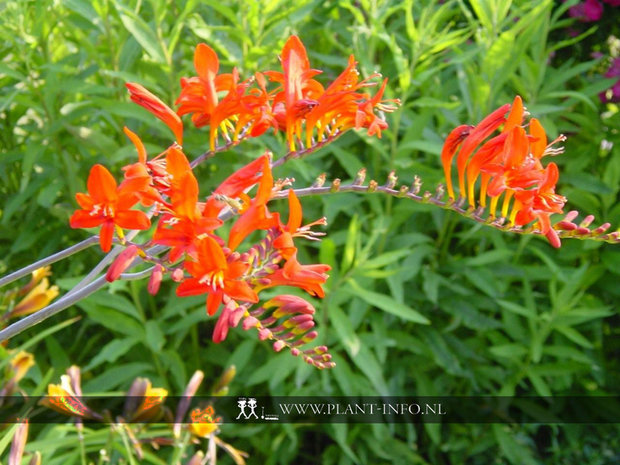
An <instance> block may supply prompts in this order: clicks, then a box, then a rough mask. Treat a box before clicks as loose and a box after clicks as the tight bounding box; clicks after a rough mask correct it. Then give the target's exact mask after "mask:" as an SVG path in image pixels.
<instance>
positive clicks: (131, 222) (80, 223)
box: [70, 165, 151, 252]
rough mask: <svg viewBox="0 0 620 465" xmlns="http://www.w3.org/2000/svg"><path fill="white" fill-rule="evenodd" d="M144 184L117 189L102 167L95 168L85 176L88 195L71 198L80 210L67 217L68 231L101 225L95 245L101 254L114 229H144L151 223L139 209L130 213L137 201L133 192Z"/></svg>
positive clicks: (108, 245) (127, 185) (107, 245)
mask: <svg viewBox="0 0 620 465" xmlns="http://www.w3.org/2000/svg"><path fill="white" fill-rule="evenodd" d="M140 183H142V184H144V181H140V180H136V182H135V183H133V184H124V185H122V186H121V187H117V184H116V180H115V179H114V177H113V176H112V175H111V174H110V172H109V171H108V170H107V169H106V168H105V167H104V166H102V165H95V166H93V167H92V169H91V170H90V175H89V176H88V182H87V187H88V194H83V193H78V194H76V195H75V198H76V200H77V202H78V204H79V205H80V207H82V210H77V211H76V212H75V213H73V215H72V216H71V220H70V224H71V227H72V228H94V227H97V226H101V231H100V232H99V244H100V245H101V249H102V250H103V251H104V252H108V251H109V250H110V248H111V246H112V236H113V235H114V227H115V226H118V227H120V228H126V229H148V228H149V227H150V226H151V222H150V220H149V218H148V216H146V214H144V212H141V211H139V210H130V208H131V207H133V206H134V205H135V204H136V203H137V202H138V197H137V196H136V194H135V191H136V190H144V189H145V188H146V185H140Z"/></svg>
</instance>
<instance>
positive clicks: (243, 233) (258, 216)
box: [228, 157, 280, 250]
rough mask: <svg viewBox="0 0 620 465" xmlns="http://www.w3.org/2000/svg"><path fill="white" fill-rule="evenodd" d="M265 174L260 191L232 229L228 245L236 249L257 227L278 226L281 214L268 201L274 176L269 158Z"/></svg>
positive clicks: (264, 166) (264, 169) (265, 160)
mask: <svg viewBox="0 0 620 465" xmlns="http://www.w3.org/2000/svg"><path fill="white" fill-rule="evenodd" d="M262 171H263V175H262V177H261V179H260V183H259V184H258V192H257V193H256V196H255V197H254V198H253V199H252V200H251V202H250V204H249V205H248V206H247V207H246V208H245V209H244V210H243V213H242V214H241V216H240V217H239V218H238V219H237V221H236V222H235V224H234V225H233V226H232V228H231V229H230V235H229V236H228V247H230V248H231V249H233V250H234V249H236V248H237V247H238V246H239V244H241V242H243V239H245V238H246V237H247V236H248V235H249V234H251V233H252V232H253V231H256V230H257V229H270V228H274V227H276V226H278V224H279V221H280V219H279V215H278V214H275V213H274V214H272V213H271V212H269V210H268V209H267V202H268V201H269V199H270V197H271V190H272V189H273V176H272V175H271V167H270V166H269V158H268V157H265V158H264V159H263V170H262Z"/></svg>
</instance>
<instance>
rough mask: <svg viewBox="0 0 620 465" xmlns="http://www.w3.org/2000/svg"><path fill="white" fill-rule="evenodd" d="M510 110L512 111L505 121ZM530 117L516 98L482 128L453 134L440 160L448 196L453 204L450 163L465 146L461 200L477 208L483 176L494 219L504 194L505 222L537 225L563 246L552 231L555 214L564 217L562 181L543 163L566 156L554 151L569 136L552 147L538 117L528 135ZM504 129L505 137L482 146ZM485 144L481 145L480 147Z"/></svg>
mask: <svg viewBox="0 0 620 465" xmlns="http://www.w3.org/2000/svg"><path fill="white" fill-rule="evenodd" d="M508 110H510V112H509V113H508V115H507V116H506V113H507V112H508ZM525 114H526V113H525V109H524V107H523V102H522V100H521V97H519V96H516V97H515V99H514V101H513V103H512V105H503V106H501V107H500V108H498V109H497V110H495V111H494V112H493V113H491V114H490V115H489V116H487V117H486V118H484V119H483V120H482V122H481V123H480V124H479V125H478V126H476V127H471V126H459V127H458V128H456V129H455V130H454V131H452V132H451V133H450V135H449V136H448V138H447V139H446V142H445V144H444V147H443V150H442V156H441V159H442V163H443V167H444V173H445V175H446V184H447V187H448V196H449V197H450V198H451V199H454V191H453V188H452V181H451V178H450V174H451V162H452V159H453V157H454V155H455V154H456V152H457V150H458V148H459V146H460V151H459V153H458V157H457V168H458V176H459V188H460V191H461V195H462V196H464V195H466V196H467V198H468V200H469V205H470V207H471V208H475V185H476V181H477V179H478V177H479V176H480V175H481V176H480V177H481V180H480V205H481V206H482V207H486V198H487V196H488V197H490V199H491V202H490V205H489V213H490V216H491V217H494V216H495V211H496V209H497V204H498V202H499V199H500V196H502V195H503V204H502V208H501V215H502V216H503V217H506V218H508V220H509V222H510V223H512V224H513V225H517V226H523V225H525V224H527V223H530V222H531V221H534V220H537V224H538V227H539V228H540V231H541V232H542V233H543V234H545V235H546V236H547V238H548V239H549V241H550V242H551V244H552V245H553V246H554V247H559V246H560V240H559V237H558V235H557V233H555V231H554V230H553V228H552V227H551V222H550V215H551V214H552V213H561V212H562V207H563V206H564V203H565V202H566V199H565V198H564V197H562V196H560V195H557V194H556V193H555V186H556V183H557V181H558V177H559V172H558V169H557V166H556V165H555V164H554V163H550V164H549V165H548V166H547V168H544V167H543V165H542V164H541V158H542V157H543V156H545V155H548V154H559V153H562V149H556V148H552V146H553V144H554V143H555V142H558V141H562V140H564V136H560V137H558V138H557V139H556V140H555V141H553V142H552V143H551V144H549V145H547V135H546V134H545V130H544V129H543V127H542V125H541V124H540V122H539V121H538V120H536V119H535V118H532V119H531V120H530V122H529V131H530V133H529V134H527V133H526V131H525V129H524V126H523V118H524V116H525ZM502 124H503V125H504V126H503V129H502V130H501V133H500V134H499V135H497V136H495V137H493V138H492V139H490V140H488V141H487V142H485V143H483V141H484V140H485V139H486V138H487V137H489V136H490V135H491V134H492V133H493V132H494V131H495V130H496V129H498V128H499V127H500V126H501V125H502ZM482 143H483V144H482ZM480 144H482V146H481V147H480V148H478V146H479V145H480ZM465 174H466V176H465ZM465 179H466V180H467V192H466V193H465V186H466V184H465ZM511 204H512V209H511ZM509 212H510V214H509Z"/></svg>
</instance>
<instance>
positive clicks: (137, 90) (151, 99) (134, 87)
mask: <svg viewBox="0 0 620 465" xmlns="http://www.w3.org/2000/svg"><path fill="white" fill-rule="evenodd" d="M125 86H126V87H127V89H128V90H129V94H130V96H131V100H132V101H133V102H135V103H137V104H138V105H140V106H141V107H144V108H146V109H147V110H148V111H150V112H151V113H153V114H154V115H155V116H156V117H157V118H159V119H160V120H162V121H163V122H164V123H165V124H166V126H168V127H169V128H170V130H171V131H172V132H173V133H174V137H176V140H177V143H178V144H179V145H182V144H183V122H182V121H181V118H179V115H177V114H176V113H175V112H174V111H172V109H171V108H170V107H169V106H168V105H166V104H165V103H164V102H162V101H161V100H160V99H159V98H157V97H156V96H155V95H153V94H152V93H150V92H149V91H148V90H146V89H145V88H144V87H142V86H141V85H140V84H136V83H133V82H128V83H126V84H125Z"/></svg>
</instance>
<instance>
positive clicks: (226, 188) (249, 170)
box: [203, 154, 269, 217]
mask: <svg viewBox="0 0 620 465" xmlns="http://www.w3.org/2000/svg"><path fill="white" fill-rule="evenodd" d="M265 160H267V166H269V156H268V155H266V154H265V155H262V156H260V157H259V158H257V159H256V160H254V161H252V162H250V163H248V164H247V165H245V166H243V167H242V168H239V169H238V170H237V171H235V172H234V173H233V174H231V175H230V176H228V177H227V178H226V179H225V180H224V181H223V182H222V183H221V184H220V185H219V186H218V187H217V189H215V191H214V192H213V195H211V196H210V197H209V199H208V200H207V202H206V204H205V207H204V211H203V215H204V216H212V217H217V215H218V214H219V213H220V211H221V210H222V209H223V208H224V207H226V202H224V201H222V200H220V198H221V197H228V198H231V199H237V198H238V197H239V196H240V195H241V194H243V192H244V191H245V190H246V189H248V188H250V187H252V186H253V185H254V184H256V183H257V182H258V181H260V179H261V177H262V175H263V172H262V168H263V167H264V166H265Z"/></svg>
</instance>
